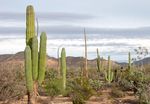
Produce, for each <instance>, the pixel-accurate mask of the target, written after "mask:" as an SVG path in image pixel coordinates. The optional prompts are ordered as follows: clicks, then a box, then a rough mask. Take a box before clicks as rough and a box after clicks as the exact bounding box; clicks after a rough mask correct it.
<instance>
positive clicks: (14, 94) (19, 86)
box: [0, 65, 26, 101]
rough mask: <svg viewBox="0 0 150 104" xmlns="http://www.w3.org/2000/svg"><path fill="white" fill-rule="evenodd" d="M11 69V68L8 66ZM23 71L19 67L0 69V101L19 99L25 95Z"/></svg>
mask: <svg viewBox="0 0 150 104" xmlns="http://www.w3.org/2000/svg"><path fill="white" fill-rule="evenodd" d="M10 67H11V66H10ZM25 92H26V88H25V79H24V71H23V69H20V68H19V67H16V68H12V67H11V68H10V69H9V68H6V67H3V66H2V65H1V67H0V101H4V100H10V99H15V98H20V97H22V96H23V95H25Z"/></svg>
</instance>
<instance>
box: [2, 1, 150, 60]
mask: <svg viewBox="0 0 150 104" xmlns="http://www.w3.org/2000/svg"><path fill="white" fill-rule="evenodd" d="M27 5H33V6H34V10H35V13H36V18H38V21H39V27H40V32H42V31H45V32H46V33H47V35H48V43H47V44H48V49H47V53H48V55H50V56H53V57H56V56H57V49H58V47H60V46H61V47H65V48H66V51H67V55H68V56H84V41H83V28H85V29H86V33H87V38H88V42H87V43H88V58H89V59H92V58H95V57H96V48H99V49H100V52H101V55H102V56H104V57H105V58H106V57H107V56H108V55H111V57H112V59H113V60H117V61H127V54H128V52H129V51H133V50H134V49H135V48H137V47H139V46H142V47H146V48H148V49H150V44H149V43H150V0H0V47H1V49H0V54H11V53H16V52H18V51H23V50H24V47H25V26H26V22H25V19H26V18H25V16H26V15H25V13H26V6H27ZM4 44H5V45H4Z"/></svg>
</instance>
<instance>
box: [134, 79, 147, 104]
mask: <svg viewBox="0 0 150 104" xmlns="http://www.w3.org/2000/svg"><path fill="white" fill-rule="evenodd" d="M136 95H137V96H138V97H139V103H140V104H150V77H149V76H144V79H143V83H139V85H138V87H137V92H136Z"/></svg>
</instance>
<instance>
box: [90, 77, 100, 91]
mask: <svg viewBox="0 0 150 104" xmlns="http://www.w3.org/2000/svg"><path fill="white" fill-rule="evenodd" d="M89 83H90V85H91V87H92V88H93V89H94V90H95V91H98V90H99V89H100V88H101V87H102V86H103V82H102V81H100V80H93V79H89Z"/></svg>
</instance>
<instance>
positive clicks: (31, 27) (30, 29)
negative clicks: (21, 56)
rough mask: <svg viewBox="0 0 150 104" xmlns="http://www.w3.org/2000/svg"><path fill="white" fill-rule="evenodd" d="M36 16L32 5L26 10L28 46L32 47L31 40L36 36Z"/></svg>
mask: <svg viewBox="0 0 150 104" xmlns="http://www.w3.org/2000/svg"><path fill="white" fill-rule="evenodd" d="M34 22H35V14H34V8H33V6H32V5H29V6H27V9H26V45H30V47H31V39H32V38H33V37H34V36H35V23H34Z"/></svg>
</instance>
